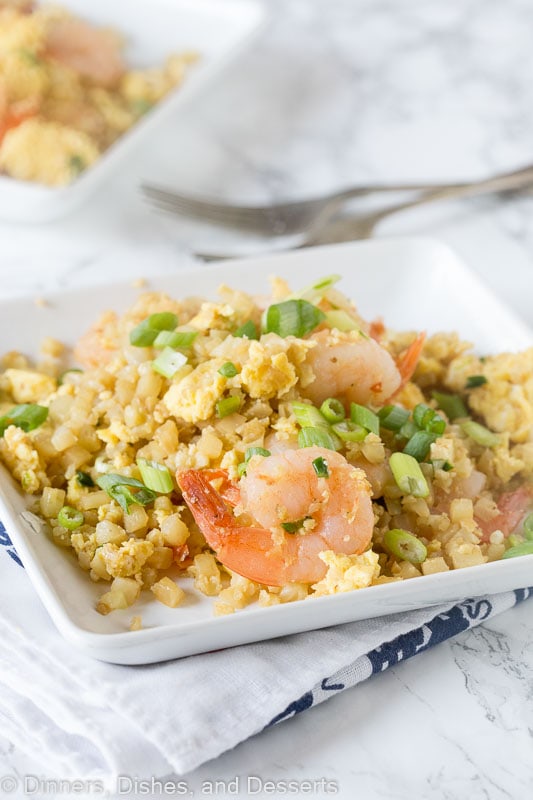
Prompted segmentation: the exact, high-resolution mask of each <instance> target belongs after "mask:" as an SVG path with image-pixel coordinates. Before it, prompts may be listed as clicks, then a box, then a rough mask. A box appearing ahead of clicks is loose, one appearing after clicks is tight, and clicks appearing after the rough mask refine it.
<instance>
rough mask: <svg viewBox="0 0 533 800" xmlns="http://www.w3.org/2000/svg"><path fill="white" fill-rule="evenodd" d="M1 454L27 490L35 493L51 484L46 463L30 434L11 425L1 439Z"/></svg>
mask: <svg viewBox="0 0 533 800" xmlns="http://www.w3.org/2000/svg"><path fill="white" fill-rule="evenodd" d="M0 454H1V456H2V458H3V460H4V461H5V463H6V464H7V466H8V468H9V470H10V472H11V473H12V474H13V475H14V477H15V478H17V480H19V481H20V484H21V486H22V488H23V489H24V491H25V492H28V493H29V494H35V492H37V491H38V490H39V489H40V488H41V486H49V485H50V481H49V479H48V477H47V475H46V469H45V465H44V463H43V461H42V459H41V457H40V455H39V453H38V452H37V450H36V449H35V448H34V447H33V441H32V439H31V438H30V436H29V435H28V434H27V433H25V432H24V431H23V430H22V429H21V428H16V427H15V426H14V425H10V426H9V428H7V429H6V432H5V433H4V436H3V437H2V438H1V439H0Z"/></svg>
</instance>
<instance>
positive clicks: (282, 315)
mask: <svg viewBox="0 0 533 800" xmlns="http://www.w3.org/2000/svg"><path fill="white" fill-rule="evenodd" d="M325 318H326V315H325V314H324V312H323V311H321V310H320V309H319V308H317V307H316V306H314V305H313V304H312V303H308V302H307V300H285V301H284V302H283V303H275V304H274V305H272V306H269V307H268V308H267V310H266V311H265V313H264V315H263V330H264V332H265V333H277V334H278V336H281V337H282V338H285V337H286V336H297V337H299V338H301V337H302V336H306V334H308V333H311V331H313V330H314V329H315V328H316V326H317V325H319V324H320V323H321V322H322V320H324V319H325Z"/></svg>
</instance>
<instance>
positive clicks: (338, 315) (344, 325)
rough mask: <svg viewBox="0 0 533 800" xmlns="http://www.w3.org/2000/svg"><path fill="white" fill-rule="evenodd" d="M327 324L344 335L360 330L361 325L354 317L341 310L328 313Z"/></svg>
mask: <svg viewBox="0 0 533 800" xmlns="http://www.w3.org/2000/svg"><path fill="white" fill-rule="evenodd" d="M326 324H327V325H329V327H330V328H336V329H337V330H338V331H341V332H342V333H349V332H350V331H358V330H359V325H358V323H357V322H356V321H355V320H354V319H353V317H351V316H350V315H349V314H347V313H346V311H342V309H340V308H339V309H336V310H335V311H326Z"/></svg>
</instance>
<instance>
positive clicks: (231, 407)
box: [216, 396, 241, 419]
mask: <svg viewBox="0 0 533 800" xmlns="http://www.w3.org/2000/svg"><path fill="white" fill-rule="evenodd" d="M240 407H241V399H240V397H234V396H232V397H223V398H222V400H219V401H218V403H217V404H216V412H217V417H218V418H219V419H224V417H229V415H230V414H234V413H235V412H236V411H238V410H239V408H240Z"/></svg>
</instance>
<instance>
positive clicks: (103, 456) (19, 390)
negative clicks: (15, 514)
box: [0, 279, 533, 629]
mask: <svg viewBox="0 0 533 800" xmlns="http://www.w3.org/2000/svg"><path fill="white" fill-rule="evenodd" d="M333 284H334V280H333V279H329V280H325V281H323V282H322V283H318V284H315V286H313V287H310V288H309V289H308V290H305V291H303V292H301V293H300V294H291V293H290V290H289V288H288V287H287V286H286V284H285V282H284V281H283V280H281V279H274V280H273V282H272V286H273V296H272V298H271V299H270V300H264V299H263V298H255V297H252V296H249V295H247V294H245V293H243V292H241V291H238V290H235V289H231V288H229V287H226V286H222V287H221V288H220V290H219V293H220V300H219V301H218V302H211V301H206V300H203V299H200V298H189V299H185V300H176V299H173V298H170V297H168V296H166V295H164V294H159V293H145V294H143V295H141V296H140V297H139V299H138V301H137V302H136V303H135V305H134V306H133V307H132V308H131V309H130V310H129V311H127V312H126V313H125V314H124V315H122V316H120V317H119V316H118V315H116V314H115V313H113V312H107V313H105V314H104V315H102V317H101V318H100V319H99V320H98V321H97V322H96V323H95V325H94V326H93V328H91V330H90V331H89V332H88V333H86V334H85V335H84V336H83V337H82V338H81V340H80V341H79V342H78V344H77V346H76V348H75V350H74V357H73V358H72V354H71V353H69V352H68V350H67V348H65V347H64V346H63V345H62V344H61V343H59V342H58V341H55V340H52V339H46V340H45V341H44V342H43V343H42V346H41V360H40V361H39V363H36V364H35V363H30V362H29V361H28V359H27V358H26V357H25V356H24V355H23V354H21V353H16V352H11V353H8V354H7V355H5V356H4V358H3V365H2V372H1V373H0V433H1V434H2V435H1V438H0V458H1V459H2V461H3V463H4V464H5V465H6V467H7V468H8V470H9V471H10V472H11V474H12V476H13V477H14V478H15V480H16V481H18V483H19V484H20V486H21V488H22V490H23V492H25V493H26V494H27V495H28V497H29V500H30V504H31V505H30V507H31V508H32V510H33V511H34V512H35V513H37V514H38V515H39V516H40V517H41V518H42V519H43V521H44V523H45V530H46V531H47V535H49V536H50V537H51V538H52V539H53V541H54V542H55V543H56V544H57V545H58V546H60V547H64V548H68V549H70V550H72V551H73V552H74V553H75V555H76V557H77V560H78V562H79V565H80V567H81V568H82V569H83V570H85V571H86V572H87V573H88V578H90V579H91V580H93V581H96V582H98V583H99V584H101V586H102V593H101V596H100V599H99V601H98V605H97V609H98V611H99V612H100V613H102V614H107V613H109V612H111V611H113V610H115V609H124V608H127V607H129V606H133V605H134V603H135V601H136V600H137V599H138V598H139V596H140V595H141V592H143V591H146V590H148V591H150V592H152V595H153V597H154V598H155V599H156V600H157V601H159V602H161V603H164V604H165V605H167V606H169V607H172V608H174V607H178V606H179V605H180V604H181V603H182V602H183V600H184V598H185V597H186V594H187V591H189V590H188V589H187V590H184V587H183V586H182V585H181V582H182V579H183V577H184V576H192V577H193V578H194V587H195V588H194V591H199V592H202V593H203V594H205V595H208V596H211V597H213V599H214V610H215V613H216V614H228V613H232V612H234V611H236V610H237V609H241V608H243V607H245V606H247V605H249V604H251V603H255V602H257V603H259V604H260V605H262V606H269V605H275V604H279V603H285V602H290V601H293V600H302V599H305V598H307V597H314V596H321V595H326V594H334V593H337V592H346V591H351V590H354V589H359V588H364V587H366V586H370V585H375V584H380V583H385V582H390V581H400V580H404V579H407V578H417V577H423V576H424V575H429V574H433V573H436V572H444V571H448V570H452V569H460V568H463V567H468V566H475V565H480V564H484V563H486V562H488V561H495V560H498V559H500V558H502V557H509V556H512V555H515V551H517V552H516V555H518V554H520V552H522V551H524V552H529V551H530V550H528V547H529V544H531V536H532V531H533V517H532V516H531V510H532V509H533V490H532V488H531V487H532V484H533V436H532V432H533V348H531V349H529V350H527V351H525V352H522V353H503V354H498V355H493V356H490V355H488V356H485V357H480V356H478V355H475V354H474V353H473V352H472V348H471V345H469V344H468V343H465V342H462V341H461V340H460V338H459V337H458V335H457V334H456V333H438V334H435V335H433V336H429V337H428V338H426V340H425V341H424V340H423V337H422V336H420V335H419V334H418V333H417V332H401V333H399V332H395V331H391V330H389V329H387V328H386V327H385V326H384V325H383V324H382V323H380V322H378V323H371V324H369V323H367V322H366V321H365V320H363V319H361V317H360V316H359V314H358V312H357V310H356V308H355V306H354V305H353V304H352V303H351V302H350V301H349V300H348V299H347V298H345V297H344V296H343V295H342V294H341V293H340V292H339V291H338V290H337V289H336V288H335V287H334V285H333ZM378 350H379V359H378V360H379V363H380V365H381V366H380V370H381V372H382V374H380V376H378V377H379V380H376V378H375V376H374V377H373V378H372V383H371V385H370V388H368V387H366V388H365V375H366V374H367V373H368V368H369V365H370V366H371V367H372V369H374V368H375V364H376V358H377V356H376V354H377V352H378ZM415 356H416V357H415ZM321 358H322V359H326V361H324V360H322V361H321ZM408 361H409V362H412V363H410V366H409V368H408V369H407V368H406V364H407V362H408ZM73 363H74V364H75V368H72V367H71V368H68V366H69V364H73ZM324 365H326V366H327V369H331V370H334V372H332V373H331V375H330V373H329V372H328V373H327V375H328V377H327V381H326V378H325V376H326V372H325V371H324V370H325V369H326V366H324ZM332 376H333V377H332ZM317 393H318V394H317ZM318 395H320V396H325V397H326V400H324V401H323V402H321V400H320V399H319V400H317V399H316V398H317V396H318ZM310 398H313V403H312V402H311V401H310ZM361 400H364V402H360V401H361ZM39 409H41V410H40V411H39ZM307 448H312V450H309V451H307V457H306V458H304V457H303V456H304V452H303V451H306V449H307ZM300 451H301V452H300ZM334 451H335V452H334ZM333 453H334V455H333ZM311 456H312V458H311ZM300 463H301V469H302V470H303V472H302V476H303V477H300V478H298V479H297V478H296V477H295V476H296V472H297V470H298V469H300V466H297V467H295V466H294V464H298V465H299V464H300ZM311 464H312V468H311ZM339 469H342V470H344V471H345V472H344V473H343V475H347V476H348V478H346V479H344V478H343V480H344V484H345V485H348V484H349V486H348V488H347V489H346V490H345V492H342V491H341V492H339V490H338V488H336V486H337V483H338V481H337V483H335V482H334V480H333V479H334V478H335V477H336V472H335V471H336V470H339ZM352 478H353V482H351V479H352ZM328 482H329V483H328ZM304 484H305V486H307V484H308V486H309V488H308V492H309V494H308V495H305V497H304V494H305V492H303V489H302V487H303V486H304ZM254 492H255V494H254ZM350 492H352V493H353V497H350V496H349V495H350ZM298 493H299V494H298ZM340 494H344V495H346V497H343V498H341V497H340V496H338V495H340ZM293 501H294V502H293ZM261 503H263V505H264V509H263V508H261ZM343 503H344V505H343ZM295 504H297V505H295ZM298 504H299V505H298ZM339 504H340V505H339ZM365 504H367V505H365ZM365 508H368V510H369V513H368V514H367V515H366V516H365V514H364V511H365ZM335 514H337V515H338V520H339V521H337V517H335V522H334V523H332V519H333V518H334V515H335ZM328 526H329V527H328ZM343 526H344V527H343ZM43 535H45V534H43ZM265 542H266V544H265ZM259 543H260V544H259ZM521 548H522V550H521ZM524 548H525V550H524ZM305 559H307V561H306V562H305V564H304V566H302V564H303V561H304V560H305ZM235 564H237V565H238V568H236V567H235ZM295 576H296V577H295ZM176 613H179V609H178V610H177V611H176ZM140 625H141V621H140V619H139V618H138V617H134V619H133V621H132V629H138V628H139V627H140Z"/></svg>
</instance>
